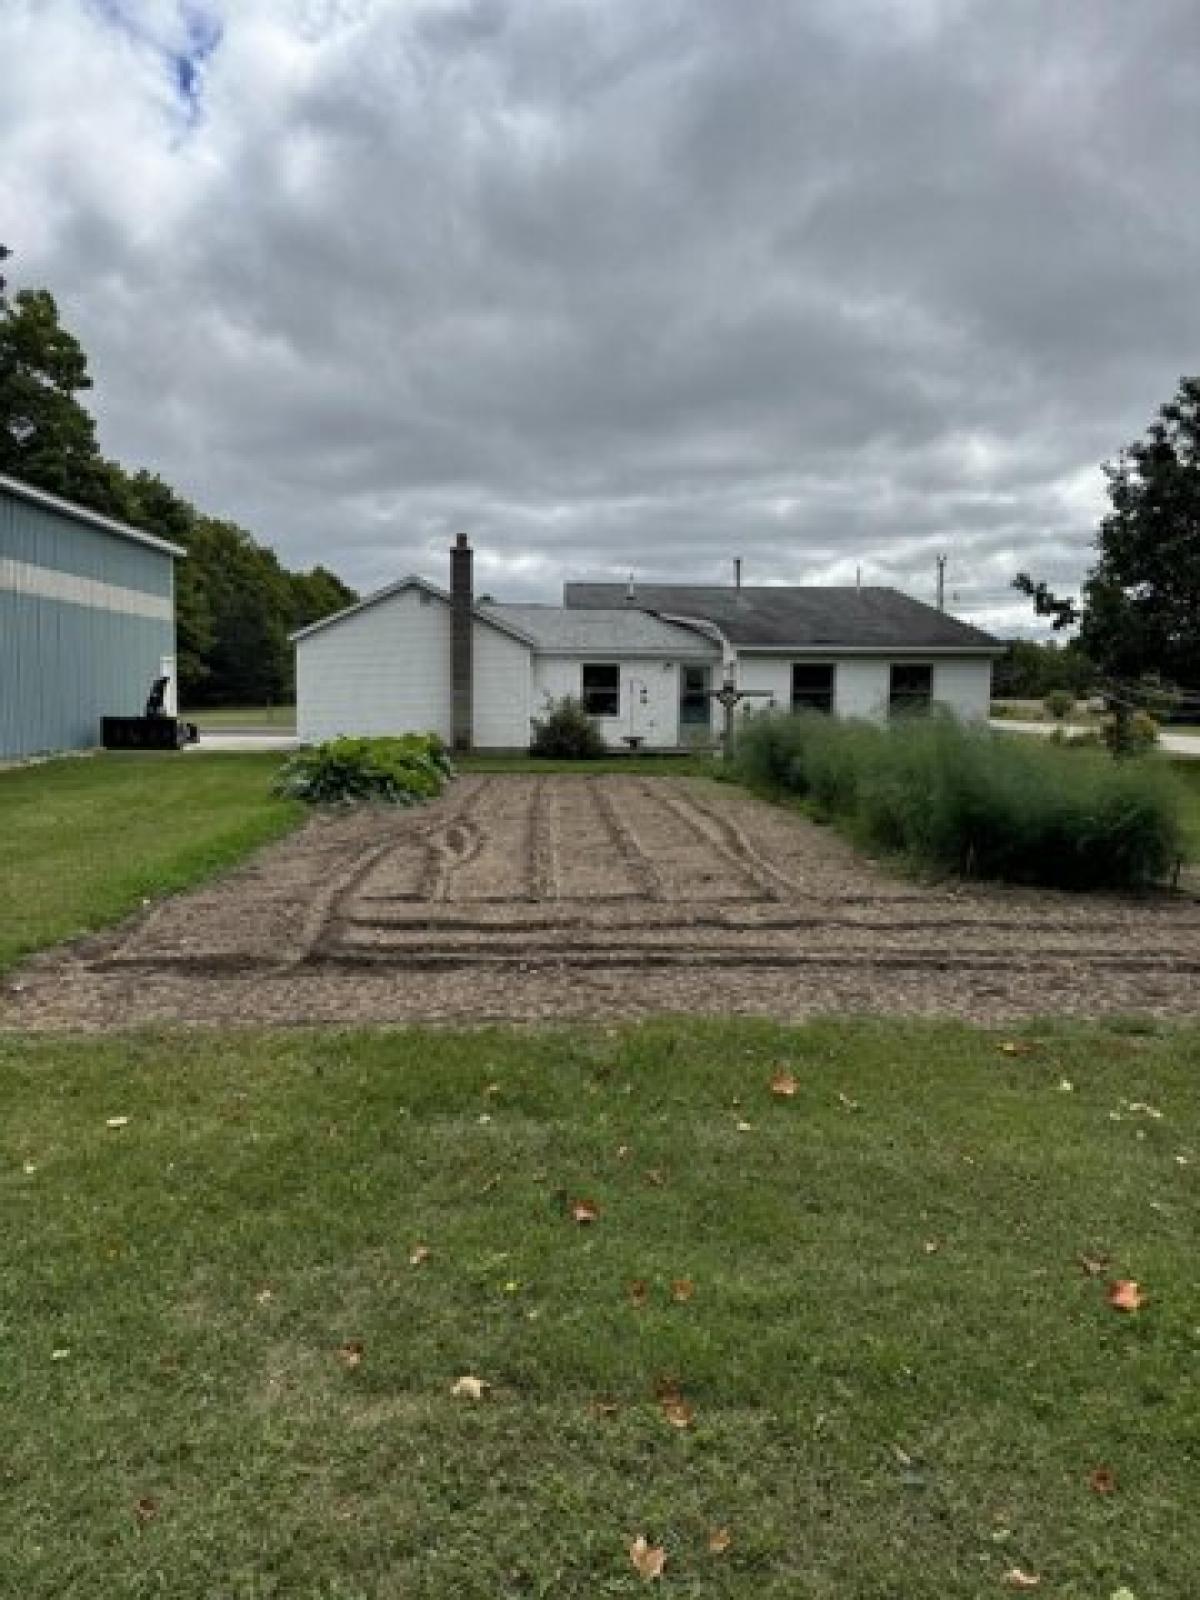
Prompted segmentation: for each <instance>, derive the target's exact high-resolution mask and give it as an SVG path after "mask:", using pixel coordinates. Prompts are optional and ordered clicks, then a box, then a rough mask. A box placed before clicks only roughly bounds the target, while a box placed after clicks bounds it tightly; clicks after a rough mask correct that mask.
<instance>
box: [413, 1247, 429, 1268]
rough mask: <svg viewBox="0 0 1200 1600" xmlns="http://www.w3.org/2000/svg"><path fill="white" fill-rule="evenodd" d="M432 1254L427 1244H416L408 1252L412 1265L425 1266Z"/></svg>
mask: <svg viewBox="0 0 1200 1600" xmlns="http://www.w3.org/2000/svg"><path fill="white" fill-rule="evenodd" d="M432 1254H433V1251H432V1250H431V1249H430V1247H429V1246H428V1245H427V1244H415V1245H413V1247H412V1249H411V1250H410V1251H409V1252H408V1264H409V1266H410V1267H423V1266H424V1265H425V1263H426V1262H427V1261H428V1260H429V1258H430V1256H431V1255H432Z"/></svg>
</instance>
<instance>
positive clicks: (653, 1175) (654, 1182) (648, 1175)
mask: <svg viewBox="0 0 1200 1600" xmlns="http://www.w3.org/2000/svg"><path fill="white" fill-rule="evenodd" d="M643 1176H644V1177H645V1179H646V1182H647V1183H648V1184H649V1185H650V1187H651V1188H652V1189H661V1188H662V1186H663V1184H664V1183H666V1181H667V1178H666V1174H665V1173H664V1172H663V1170H662V1168H661V1167H650V1168H649V1170H648V1171H647V1172H645V1173H644V1174H643Z"/></svg>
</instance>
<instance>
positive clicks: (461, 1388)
mask: <svg viewBox="0 0 1200 1600" xmlns="http://www.w3.org/2000/svg"><path fill="white" fill-rule="evenodd" d="M491 1387H492V1386H491V1384H490V1383H488V1382H487V1380H486V1379H485V1378H476V1377H473V1376H472V1375H471V1373H469V1372H467V1373H464V1374H463V1376H462V1377H461V1378H456V1379H455V1380H454V1382H453V1383H452V1384H451V1386H450V1393H451V1394H452V1395H454V1397H455V1398H456V1399H458V1400H482V1399H483V1397H484V1395H485V1394H486V1393H487V1392H488V1390H489V1389H490V1388H491Z"/></svg>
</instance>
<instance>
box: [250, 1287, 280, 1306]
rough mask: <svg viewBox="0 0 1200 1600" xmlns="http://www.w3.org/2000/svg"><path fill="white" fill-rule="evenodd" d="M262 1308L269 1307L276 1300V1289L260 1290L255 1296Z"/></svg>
mask: <svg viewBox="0 0 1200 1600" xmlns="http://www.w3.org/2000/svg"><path fill="white" fill-rule="evenodd" d="M254 1298H255V1300H256V1301H257V1302H258V1304H259V1305H260V1306H269V1305H270V1304H271V1301H272V1300H274V1298H275V1291H274V1289H260V1290H259V1291H258V1293H257V1294H256V1295H255V1296H254Z"/></svg>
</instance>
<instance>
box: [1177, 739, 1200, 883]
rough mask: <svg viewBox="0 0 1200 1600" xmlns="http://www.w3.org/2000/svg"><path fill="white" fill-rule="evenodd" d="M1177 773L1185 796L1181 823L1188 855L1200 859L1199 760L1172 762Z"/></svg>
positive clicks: (1194, 859) (1196, 859) (1195, 859)
mask: <svg viewBox="0 0 1200 1600" xmlns="http://www.w3.org/2000/svg"><path fill="white" fill-rule="evenodd" d="M1172 764H1173V766H1174V768H1175V771H1176V773H1177V774H1178V775H1179V780H1180V783H1181V785H1182V787H1183V792H1184V796H1185V805H1184V814H1183V824H1184V830H1185V832H1186V834H1187V838H1188V843H1189V856H1190V859H1191V860H1193V861H1200V761H1195V760H1190V761H1176V762H1173V763H1172Z"/></svg>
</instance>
